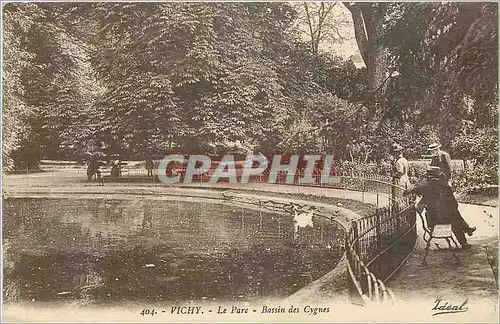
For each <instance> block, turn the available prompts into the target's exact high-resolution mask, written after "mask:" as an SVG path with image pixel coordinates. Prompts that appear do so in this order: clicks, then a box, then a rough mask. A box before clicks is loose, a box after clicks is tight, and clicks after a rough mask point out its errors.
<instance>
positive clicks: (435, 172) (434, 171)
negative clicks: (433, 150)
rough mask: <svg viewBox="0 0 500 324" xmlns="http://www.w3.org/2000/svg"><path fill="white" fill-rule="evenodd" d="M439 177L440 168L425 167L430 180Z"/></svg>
mask: <svg viewBox="0 0 500 324" xmlns="http://www.w3.org/2000/svg"><path fill="white" fill-rule="evenodd" d="M440 175H441V168H440V167H438V166H429V167H427V176H428V177H431V178H437V177H439V176H440Z"/></svg>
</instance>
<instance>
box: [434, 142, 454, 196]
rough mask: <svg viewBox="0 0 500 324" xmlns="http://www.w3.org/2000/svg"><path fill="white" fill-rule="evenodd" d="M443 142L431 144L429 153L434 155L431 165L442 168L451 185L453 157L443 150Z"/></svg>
mask: <svg viewBox="0 0 500 324" xmlns="http://www.w3.org/2000/svg"><path fill="white" fill-rule="evenodd" d="M440 148H441V144H438V143H432V144H431V145H429V153H430V155H431V156H432V161H431V166H436V167H439V168H440V169H441V172H442V173H443V174H444V177H445V178H446V181H447V182H448V185H449V186H451V158H450V155H449V154H448V153H446V152H445V151H441V150H440Z"/></svg>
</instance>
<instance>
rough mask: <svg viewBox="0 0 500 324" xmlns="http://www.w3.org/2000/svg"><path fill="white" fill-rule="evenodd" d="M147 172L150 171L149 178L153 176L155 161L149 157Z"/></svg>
mask: <svg viewBox="0 0 500 324" xmlns="http://www.w3.org/2000/svg"><path fill="white" fill-rule="evenodd" d="M146 170H148V177H152V176H153V159H152V158H151V157H150V156H148V158H147V159H146Z"/></svg>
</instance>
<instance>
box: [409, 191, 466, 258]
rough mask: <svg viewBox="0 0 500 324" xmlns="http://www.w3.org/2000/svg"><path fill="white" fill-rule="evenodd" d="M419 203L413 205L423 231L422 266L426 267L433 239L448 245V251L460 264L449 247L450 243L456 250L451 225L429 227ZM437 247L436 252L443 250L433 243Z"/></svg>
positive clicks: (442, 224) (440, 224) (456, 246)
mask: <svg viewBox="0 0 500 324" xmlns="http://www.w3.org/2000/svg"><path fill="white" fill-rule="evenodd" d="M419 202H420V201H418V202H417V203H416V204H415V209H416V211H417V214H418V216H419V217H420V220H421V222H422V229H423V231H424V234H423V236H422V238H423V240H424V242H425V254H424V258H423V260H422V265H427V256H428V254H429V250H430V246H431V241H432V240H433V239H442V240H445V241H446V243H448V250H450V251H451V253H452V254H453V257H454V258H455V260H456V261H457V263H459V262H460V260H459V259H458V257H457V255H456V254H455V252H454V249H453V247H452V246H451V242H453V244H454V245H455V249H456V248H458V244H457V242H456V241H455V238H454V237H453V231H452V225H451V223H447V222H446V223H445V222H442V223H438V224H435V225H434V226H430V225H429V224H428V223H427V217H425V216H423V215H422V214H423V209H424V208H423V206H422V205H420V204H419ZM434 244H435V245H436V247H437V249H438V250H443V249H442V248H441V247H440V246H439V244H437V243H434Z"/></svg>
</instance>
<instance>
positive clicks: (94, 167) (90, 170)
mask: <svg viewBox="0 0 500 324" xmlns="http://www.w3.org/2000/svg"><path fill="white" fill-rule="evenodd" d="M99 167H100V162H99V159H98V158H97V154H93V155H92V156H91V157H90V161H89V164H88V166H87V179H88V180H92V178H93V177H94V175H95V176H96V178H97V179H101V171H100V170H99Z"/></svg>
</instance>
